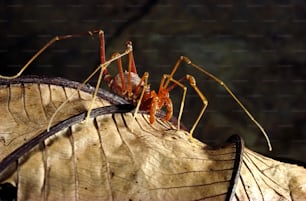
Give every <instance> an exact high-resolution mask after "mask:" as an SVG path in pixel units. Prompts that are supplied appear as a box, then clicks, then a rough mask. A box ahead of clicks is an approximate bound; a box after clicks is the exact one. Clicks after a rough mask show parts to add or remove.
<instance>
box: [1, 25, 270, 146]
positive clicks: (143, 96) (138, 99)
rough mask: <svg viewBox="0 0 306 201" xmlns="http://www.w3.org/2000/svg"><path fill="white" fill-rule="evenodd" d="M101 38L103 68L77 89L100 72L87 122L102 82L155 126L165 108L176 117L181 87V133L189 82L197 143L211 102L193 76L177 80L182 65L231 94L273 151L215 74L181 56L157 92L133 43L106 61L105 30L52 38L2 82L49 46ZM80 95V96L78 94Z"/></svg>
mask: <svg viewBox="0 0 306 201" xmlns="http://www.w3.org/2000/svg"><path fill="white" fill-rule="evenodd" d="M95 34H97V35H98V36H99V43H100V65H99V66H98V67H97V68H96V69H95V70H94V71H93V72H92V73H91V74H90V75H89V76H88V77H87V79H86V80H85V81H84V82H83V83H82V84H80V86H79V87H78V88H77V91H78V90H80V89H81V88H82V87H83V86H84V85H85V84H86V83H87V82H88V81H89V80H90V79H91V78H92V77H93V76H94V75H95V74H96V73H97V72H98V71H99V70H100V74H99V78H98V81H97V84H96V88H95V91H94V93H93V95H92V97H93V98H92V101H91V105H90V107H89V110H88V112H87V117H86V121H88V119H89V116H90V113H91V110H92V108H93V102H94V101H95V98H96V95H97V92H98V89H99V86H100V84H101V81H102V80H103V81H104V82H106V84H107V85H108V86H109V88H110V89H111V90H112V91H113V92H114V93H116V94H118V95H120V96H122V97H123V98H125V99H126V100H128V101H129V102H131V103H132V104H134V105H135V106H136V108H135V110H134V117H135V114H136V113H137V112H138V111H139V110H143V111H147V112H149V121H150V123H151V124H153V123H154V121H155V114H156V113H157V112H158V111H160V110H162V109H163V108H165V109H166V115H165V117H164V119H165V120H169V119H170V118H171V117H172V114H173V106H172V101H171V98H170V95H169V93H170V92H171V90H173V89H174V88H175V87H180V88H182V89H183V96H182V100H181V105H180V110H179V114H178V119H177V120H178V125H177V129H178V130H179V129H180V120H181V117H182V113H183V109H184V103H185V97H186V92H187V87H186V86H185V85H184V84H183V81H188V83H189V85H190V86H191V87H192V88H193V89H194V90H195V92H196V93H197V94H198V96H199V97H200V99H201V101H202V103H203V107H202V109H201V111H200V113H199V115H198V117H197V119H196V121H195V122H194V124H193V126H192V127H191V129H190V131H189V135H190V139H191V140H193V137H192V134H193V132H194V130H195V128H196V126H197V125H198V123H199V121H200V119H201V117H202V116H203V114H204V111H205V109H206V107H207V105H208V101H207V99H206V97H205V95H204V94H203V93H202V92H201V90H200V89H199V88H198V87H197V85H196V79H195V78H194V77H193V76H192V75H189V74H186V75H185V76H183V77H182V78H181V79H178V80H176V79H174V78H173V76H174V74H175V72H176V71H177V69H178V67H179V66H180V64H181V63H182V62H184V63H186V64H187V65H189V66H192V67H194V68H196V69H197V70H199V71H200V72H202V73H203V74H204V75H206V76H207V77H209V78H210V79H212V80H214V81H216V82H217V83H218V84H219V85H221V86H222V87H224V89H225V90H226V91H227V92H228V93H229V94H230V96H231V97H232V98H233V99H234V101H235V102H236V103H237V104H238V105H239V106H240V107H241V108H242V110H243V111H244V112H245V113H246V114H247V116H248V117H249V118H250V120H251V121H252V122H254V123H255V124H256V126H257V127H258V128H259V129H260V131H261V132H262V133H263V135H264V136H265V138H266V140H267V143H268V147H269V150H270V151H271V150H272V147H271V143H270V140H269V138H268V136H267V134H266V132H265V130H264V129H263V127H262V126H261V125H260V124H259V123H258V122H257V121H256V120H255V118H254V117H253V116H252V115H251V113H250V112H249V111H248V110H247V109H246V107H245V106H244V105H243V104H242V103H241V102H240V100H239V99H238V98H237V97H236V96H235V94H234V93H233V92H232V91H231V90H230V89H229V88H228V87H227V85H226V84H225V83H224V82H223V81H222V80H221V79H219V78H217V77H216V76H214V75H213V74H211V73H209V72H208V71H206V70H205V69H203V68H202V67H200V66H198V65H196V64H194V63H192V62H191V60H190V59H189V58H187V57H185V56H180V57H179V58H178V60H177V62H176V64H175V65H174V67H173V69H172V71H171V73H170V74H164V75H163V77H162V79H161V82H160V85H159V89H158V91H157V92H156V91H155V90H151V89H150V85H149V84H148V77H149V73H148V72H145V73H144V74H143V76H142V77H140V76H139V75H138V73H137V70H136V65H135V61H134V56H133V47H132V42H130V41H128V42H127V43H126V50H125V51H124V52H123V53H118V52H116V53H114V54H113V55H112V57H111V59H109V60H106V57H105V40H104V32H103V31H102V30H94V31H88V32H85V33H80V34H69V35H62V36H56V37H54V38H52V39H51V40H50V41H49V42H47V43H46V44H45V45H44V46H43V47H42V48H41V49H40V50H39V51H38V52H36V54H34V56H32V58H31V59H30V60H29V61H28V62H27V63H26V64H25V65H24V66H23V67H22V68H21V70H20V71H19V72H18V73H17V74H16V75H13V76H3V75H0V78H2V79H14V78H17V77H19V76H20V75H21V74H22V73H23V72H24V70H26V68H27V67H28V66H29V65H30V64H31V63H32V62H33V61H34V60H35V59H36V58H37V57H38V56H39V55H40V54H41V53H42V52H44V51H45V50H46V49H47V48H48V47H49V46H51V45H52V44H53V43H55V42H56V41H59V40H65V39H68V38H77V37H83V36H93V35H95ZM126 55H128V69H127V71H123V67H122V60H121V58H122V57H123V56H126ZM114 61H116V62H117V67H118V71H119V73H118V74H117V75H116V76H112V75H110V74H109V73H108V70H107V67H108V66H109V65H110V64H111V63H112V62H114ZM75 93H77V92H75ZM74 95H75V94H72V95H71V96H74ZM68 101H69V98H68V99H67V100H66V101H64V102H63V103H62V104H61V105H60V106H59V107H58V108H57V110H56V111H55V113H54V114H53V115H52V117H51V119H50V121H49V125H48V129H47V130H49V128H50V127H51V123H52V121H53V119H54V117H55V115H56V114H57V112H58V111H59V110H60V109H61V108H62V107H63V106H64V105H65V104H66V103H67V102H68Z"/></svg>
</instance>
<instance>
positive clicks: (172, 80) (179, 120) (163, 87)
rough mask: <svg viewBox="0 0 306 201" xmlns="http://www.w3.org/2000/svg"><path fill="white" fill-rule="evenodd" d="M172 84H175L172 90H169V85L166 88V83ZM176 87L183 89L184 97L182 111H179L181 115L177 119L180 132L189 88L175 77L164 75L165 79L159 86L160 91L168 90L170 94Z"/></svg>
mask: <svg viewBox="0 0 306 201" xmlns="http://www.w3.org/2000/svg"><path fill="white" fill-rule="evenodd" d="M165 80H166V83H170V82H173V83H174V84H173V85H172V86H173V87H172V88H171V89H169V88H167V85H165V86H164V83H165ZM174 86H175V87H176V86H179V87H181V88H182V89H183V96H182V100H181V105H180V110H179V115H178V118H177V129H178V130H180V124H181V118H182V115H183V110H184V105H185V99H186V93H187V87H186V86H185V85H184V84H182V83H181V82H180V81H178V80H175V79H173V77H172V76H171V75H170V74H169V75H168V74H164V75H163V78H162V80H161V82H160V86H159V91H160V90H167V91H168V92H170V91H171V90H172V89H173V88H174Z"/></svg>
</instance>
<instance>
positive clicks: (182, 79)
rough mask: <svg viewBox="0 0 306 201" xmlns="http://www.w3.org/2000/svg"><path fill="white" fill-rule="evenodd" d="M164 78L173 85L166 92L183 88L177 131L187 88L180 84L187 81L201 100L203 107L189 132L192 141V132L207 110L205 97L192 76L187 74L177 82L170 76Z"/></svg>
mask: <svg viewBox="0 0 306 201" xmlns="http://www.w3.org/2000/svg"><path fill="white" fill-rule="evenodd" d="M164 77H167V79H168V80H167V81H169V82H168V83H170V81H171V82H173V83H174V84H173V85H171V86H170V87H167V90H168V92H170V91H171V90H173V89H174V88H175V87H176V86H179V87H181V88H183V90H184V92H183V98H182V101H181V107H180V112H179V115H178V129H179V122H180V120H181V116H182V113H183V109H184V102H185V97H186V92H187V87H186V86H184V85H183V84H182V82H183V81H184V80H187V81H188V82H189V84H190V86H191V87H192V88H193V89H194V90H195V91H196V93H197V94H198V96H199V97H200V98H201V100H202V102H203V107H202V109H201V111H200V114H199V115H198V117H197V119H196V121H195V122H194V124H193V125H192V127H191V129H190V131H189V135H190V139H191V140H193V136H192V135H193V132H194V130H195V128H196V127H197V125H198V123H199V121H200V119H201V117H202V116H203V114H204V111H205V109H206V108H207V105H208V101H207V99H206V97H205V96H204V94H203V93H202V92H201V90H200V89H199V88H198V87H197V85H196V80H195V78H194V77H193V76H191V75H188V74H187V75H185V76H184V77H182V78H181V79H179V80H175V79H173V77H171V75H164Z"/></svg>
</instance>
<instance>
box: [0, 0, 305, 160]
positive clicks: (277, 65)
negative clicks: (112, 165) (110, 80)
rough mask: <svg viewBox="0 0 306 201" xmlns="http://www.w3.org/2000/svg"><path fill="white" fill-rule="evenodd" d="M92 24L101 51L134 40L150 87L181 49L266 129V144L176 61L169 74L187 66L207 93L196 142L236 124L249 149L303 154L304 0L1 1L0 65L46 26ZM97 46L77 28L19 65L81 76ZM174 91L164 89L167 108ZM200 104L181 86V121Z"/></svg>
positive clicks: (8, 66)
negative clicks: (99, 33)
mask: <svg viewBox="0 0 306 201" xmlns="http://www.w3.org/2000/svg"><path fill="white" fill-rule="evenodd" d="M203 2H204V3H203ZM93 29H103V30H104V31H105V34H106V42H107V56H108V58H109V57H110V55H111V54H112V53H113V52H114V51H120V52H121V51H123V50H124V48H125V42H126V41H127V40H131V41H133V44H134V54H135V59H136V65H137V67H138V73H139V74H140V75H142V74H143V72H145V71H148V72H149V73H150V83H151V86H152V88H156V89H157V88H158V83H159V81H160V79H161V77H162V75H163V74H164V73H169V72H170V71H171V70H172V67H173V65H174V64H175V62H176V60H177V58H178V56H180V55H185V56H188V57H189V58H190V59H191V60H192V61H193V62H194V63H196V64H199V65H201V66H202V67H203V68H205V69H206V70H208V71H210V72H211V73H213V74H214V75H216V76H217V77H219V78H221V79H222V80H223V81H224V82H225V83H226V84H227V85H228V86H229V87H230V88H231V89H232V90H233V91H234V93H235V94H236V95H237V96H238V97H239V98H240V100H241V101H242V102H243V103H244V104H245V105H246V107H247V108H248V109H249V111H250V112H251V113H252V114H253V115H254V116H255V118H256V119H257V120H258V121H259V122H260V123H261V124H262V126H263V127H264V128H265V129H266V131H267V132H268V134H269V136H270V139H271V141H272V145H273V152H268V151H267V145H266V142H265V140H264V137H263V136H262V134H261V133H260V131H259V130H258V128H256V127H255V126H254V124H253V123H252V122H251V121H250V120H249V119H248V117H247V116H246V115H245V114H244V113H243V112H242V110H241V109H240V108H239V107H238V106H237V104H236V103H235V102H234V101H233V99H232V98H231V97H230V96H229V95H228V94H227V93H226V91H225V90H224V89H223V88H222V87H220V86H218V84H217V83H215V82H214V81H211V80H209V79H207V78H206V77H205V76H204V75H203V74H201V73H199V72H198V71H196V70H194V69H192V68H190V67H187V66H182V67H181V68H180V69H179V71H178V74H177V75H176V78H180V77H181V76H182V75H185V74H186V73H189V74H192V75H194V76H195V77H196V79H197V84H198V86H200V88H201V90H202V91H203V93H204V94H205V95H206V96H207V98H208V101H209V106H208V109H207V110H206V112H205V114H204V117H203V118H202V120H201V122H200V125H199V126H198V127H197V129H196V133H195V136H196V137H197V138H199V139H201V140H202V141H204V142H205V143H208V144H212V143H217V144H218V143H221V142H222V141H224V140H225V139H227V138H228V137H229V136H230V135H231V134H234V133H236V134H239V135H241V136H242V137H243V139H244V140H245V142H246V145H247V147H249V148H251V149H253V150H255V151H258V152H261V153H266V154H268V155H269V156H276V157H287V158H291V159H297V160H301V161H304V162H305V161H306V159H305V157H304V154H305V153H306V146H305V142H306V127H305V119H306V117H305V116H306V106H305V99H306V98H305V97H306V96H305V86H306V80H305V78H306V68H305V63H306V57H305V53H306V40H305V35H306V31H305V29H306V3H305V1H302V0H291V1H279V0H277V1H276V0H275V1H272V0H271V1H264V0H262V1H251V0H250V1H239V0H236V1H214V0H208V1H187V0H177V1H170V0H168V1H153V0H146V1H140V0H134V1H132V0H130V1H123V0H112V1H109V0H107V1H87V0H86V1H85V0H83V1H60V0H55V1H33V0H29V1H26V3H24V1H16V0H10V1H2V2H1V3H0V30H1V31H0V38H1V42H0V64H1V67H0V73H1V74H2V75H12V74H15V73H17V72H18V70H19V69H20V68H21V67H22V66H23V65H24V64H25V62H26V61H27V60H28V59H29V58H30V57H31V56H32V55H33V54H34V53H35V52H36V51H37V50H38V49H39V48H40V47H42V46H43V45H44V44H45V43H46V42H47V41H48V40H50V39H51V38H52V37H53V36H56V35H64V34H71V33H80V32H85V31H88V30H93ZM98 47H99V44H98V40H97V39H94V40H92V39H90V38H86V37H85V38H81V39H70V40H66V41H60V42H57V43H56V44H54V45H53V46H52V47H51V48H49V49H48V50H46V51H45V52H44V53H43V54H42V55H41V56H40V57H39V58H38V59H37V60H36V61H35V62H34V63H33V64H32V65H31V66H30V67H29V68H28V69H27V70H26V72H25V73H24V74H36V75H44V76H48V77H55V76H61V77H65V78H67V79H72V80H76V81H82V80H84V79H85V78H86V77H87V76H88V74H89V73H90V72H91V71H92V70H93V69H95V67H96V66H97V65H98V63H99V58H98V56H99V55H98ZM110 71H111V72H112V73H114V74H115V73H116V67H111V69H110ZM92 83H93V84H94V81H92ZM181 94H182V92H181V90H179V89H178V90H174V91H173V92H172V93H171V98H172V100H173V102H174V103H175V106H174V110H175V114H177V112H178V108H179V106H178V105H177V104H179V102H180V99H181ZM200 107H202V103H201V101H200V99H199V98H198V97H197V95H196V94H195V93H194V92H193V90H191V89H190V90H189V91H188V98H187V101H186V106H185V110H184V114H183V122H184V123H185V124H186V126H187V127H190V126H191V125H192V123H193V121H194V120H195V118H196V116H197V114H198V112H199V109H200Z"/></svg>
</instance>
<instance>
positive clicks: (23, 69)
mask: <svg viewBox="0 0 306 201" xmlns="http://www.w3.org/2000/svg"><path fill="white" fill-rule="evenodd" d="M94 34H98V35H99V37H100V43H101V44H103V45H100V59H101V63H104V62H105V49H104V33H103V31H102V30H95V31H88V32H85V33H80V34H69V35H62V36H55V37H54V38H52V39H51V40H50V41H49V42H47V43H46V44H45V45H44V46H43V47H42V48H41V49H39V50H38V51H37V52H36V53H35V54H34V55H33V56H32V57H31V58H30V60H29V61H28V62H27V63H26V64H25V65H24V66H23V67H22V68H21V69H20V70H19V72H18V73H17V74H16V75H12V76H4V75H0V78H2V79H8V80H10V79H15V78H17V77H19V76H20V75H21V74H22V73H23V72H24V71H25V70H26V69H27V67H28V66H29V65H30V64H31V63H32V62H33V61H34V60H35V59H36V58H37V57H38V56H39V55H41V53H43V52H44V51H45V50H46V49H47V48H48V47H50V46H51V45H52V44H53V43H55V42H56V41H60V40H65V39H68V38H78V37H84V36H92V35H94Z"/></svg>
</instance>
